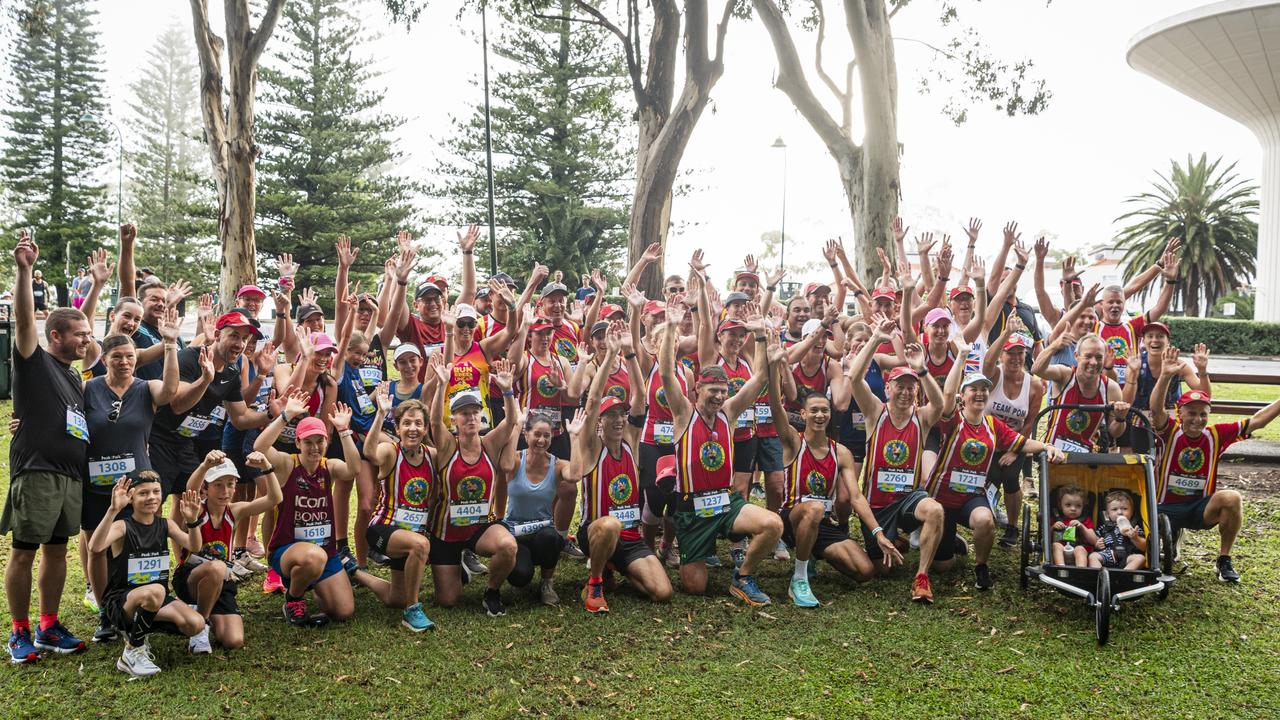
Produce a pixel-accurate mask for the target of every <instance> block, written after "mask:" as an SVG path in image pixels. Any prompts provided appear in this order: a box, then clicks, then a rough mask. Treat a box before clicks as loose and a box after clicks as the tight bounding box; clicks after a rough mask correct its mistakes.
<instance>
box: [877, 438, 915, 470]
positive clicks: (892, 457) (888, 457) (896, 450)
mask: <svg viewBox="0 0 1280 720" xmlns="http://www.w3.org/2000/svg"><path fill="white" fill-rule="evenodd" d="M910 455H911V448H909V447H907V444H906V443H904V442H902V441H901V440H890V441H889V442H887V443H885V444H884V461H885V462H887V463H889V464H890V465H892V466H894V467H902V466H903V465H906V464H907V457H908V456H910Z"/></svg>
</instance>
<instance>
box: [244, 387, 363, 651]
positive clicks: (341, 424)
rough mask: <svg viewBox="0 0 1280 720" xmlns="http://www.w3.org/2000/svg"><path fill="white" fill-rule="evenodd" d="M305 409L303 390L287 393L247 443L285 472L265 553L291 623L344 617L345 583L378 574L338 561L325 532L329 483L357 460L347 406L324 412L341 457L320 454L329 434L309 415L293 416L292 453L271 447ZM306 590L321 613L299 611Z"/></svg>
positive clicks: (348, 472)
mask: <svg viewBox="0 0 1280 720" xmlns="http://www.w3.org/2000/svg"><path fill="white" fill-rule="evenodd" d="M306 410H307V394H306V393H305V392H296V393H294V394H293V395H291V396H289V398H288V399H287V400H286V401H285V406H284V409H283V411H282V412H281V413H280V414H279V415H277V416H276V418H275V419H274V420H272V421H271V424H269V425H267V427H266V429H264V430H263V431H262V434H261V435H259V436H258V439H257V440H256V441H254V444H253V449H254V450H256V451H258V452H260V453H263V454H264V455H266V456H267V460H269V461H270V462H271V467H272V469H273V470H274V471H275V474H276V477H278V478H279V477H283V478H285V481H284V482H283V483H281V485H280V491H281V495H282V497H283V499H282V500H281V502H280V506H279V507H278V508H277V509H276V510H277V511H276V521H275V527H274V529H273V530H272V531H271V540H270V541H269V542H268V543H267V553H268V562H270V564H271V568H272V569H273V570H275V571H276V572H277V573H279V574H280V579H281V580H282V581H283V583H284V588H285V598H284V618H285V620H287V621H288V622H289V624H290V625H294V626H308V625H322V624H324V623H326V622H328V621H329V620H346V619H348V618H350V617H351V616H352V615H353V614H354V613H355V610H356V606H355V596H354V595H353V594H352V592H351V586H352V585H355V584H360V585H365V586H366V587H367V586H372V585H376V584H377V583H379V582H382V583H385V582H386V581H385V580H381V579H380V578H376V577H374V576H372V575H370V574H369V573H367V572H364V571H363V570H357V569H356V568H355V567H354V565H352V566H350V568H349V569H348V568H344V567H343V563H342V558H341V557H340V556H339V555H338V546H337V544H336V543H335V542H334V538H333V523H334V502H333V486H334V483H338V482H347V483H349V482H351V480H352V478H354V477H355V475H356V470H357V468H359V466H360V453H359V451H357V450H356V445H355V441H353V440H352V439H351V428H350V427H349V424H350V422H351V409H350V408H348V407H347V406H345V405H342V404H339V405H338V407H337V408H336V409H335V410H334V412H333V415H331V416H330V418H329V422H330V423H332V424H333V429H334V430H336V431H337V433H338V437H339V438H340V441H341V442H342V456H343V459H342V460H329V459H327V458H325V450H326V449H328V445H329V435H328V433H327V432H326V431H325V425H324V422H322V421H321V420H320V418H316V417H306V418H303V419H302V420H301V421H299V422H298V425H297V430H296V431H295V433H294V440H295V442H296V443H297V446H298V452H297V453H296V454H293V455H286V454H284V453H282V452H280V451H279V450H276V449H275V448H273V447H272V443H274V442H275V441H276V439H277V438H278V437H279V436H280V432H281V431H282V430H284V428H285V425H287V424H288V423H289V421H290V419H292V418H296V417H297V416H299V415H302V414H303V413H305V412H306ZM344 570H346V572H345V573H344ZM308 590H315V593H316V599H317V600H319V601H320V609H321V610H323V611H324V614H323V615H318V616H312V615H310V614H309V613H308V612H307V599H306V596H307V591H308Z"/></svg>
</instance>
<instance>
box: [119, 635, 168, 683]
mask: <svg viewBox="0 0 1280 720" xmlns="http://www.w3.org/2000/svg"><path fill="white" fill-rule="evenodd" d="M116 669H117V670H119V671H120V672H122V673H127V674H129V675H132V676H133V677H150V676H152V675H155V674H156V673H158V672H160V668H159V667H158V666H156V663H155V656H154V655H152V654H151V648H149V647H147V646H146V645H143V646H142V647H133V646H131V645H129V644H128V643H125V646H124V653H122V654H121V655H120V659H119V660H117V661H116Z"/></svg>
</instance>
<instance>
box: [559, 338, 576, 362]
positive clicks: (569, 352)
mask: <svg viewBox="0 0 1280 720" xmlns="http://www.w3.org/2000/svg"><path fill="white" fill-rule="evenodd" d="M556 354H557V355H559V356H560V357H562V358H564V359H565V360H569V361H573V360H577V359H578V348H577V347H576V346H575V345H574V344H573V341H572V340H570V339H568V338H556Z"/></svg>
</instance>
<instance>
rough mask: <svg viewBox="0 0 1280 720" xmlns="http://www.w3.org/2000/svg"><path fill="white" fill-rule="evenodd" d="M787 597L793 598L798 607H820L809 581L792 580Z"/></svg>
mask: <svg viewBox="0 0 1280 720" xmlns="http://www.w3.org/2000/svg"><path fill="white" fill-rule="evenodd" d="M761 594H763V593H761ZM787 595H788V596H789V597H790V598H791V601H792V602H794V603H795V604H796V607H802V608H815V607H818V604H819V603H818V598H816V597H814V596H813V590H811V589H810V588H809V581H808V580H800V579H797V578H791V585H790V586H789V587H788V588H787ZM766 599H767V598H766Z"/></svg>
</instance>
